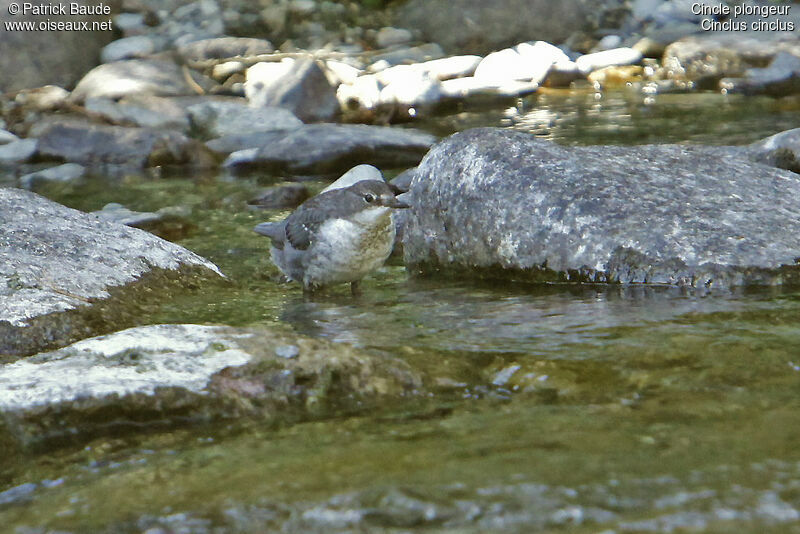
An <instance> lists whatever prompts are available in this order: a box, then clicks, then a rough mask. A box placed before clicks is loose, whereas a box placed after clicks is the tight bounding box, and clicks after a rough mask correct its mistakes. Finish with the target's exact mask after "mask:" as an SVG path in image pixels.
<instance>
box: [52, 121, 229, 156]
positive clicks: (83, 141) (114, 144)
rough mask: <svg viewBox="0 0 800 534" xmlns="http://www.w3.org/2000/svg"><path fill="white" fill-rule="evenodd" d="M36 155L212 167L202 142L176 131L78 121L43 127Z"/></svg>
mask: <svg viewBox="0 0 800 534" xmlns="http://www.w3.org/2000/svg"><path fill="white" fill-rule="evenodd" d="M38 153H39V155H40V156H41V157H44V158H50V159H58V160H64V161H69V162H75V163H80V164H83V165H108V164H111V165H125V166H131V167H148V166H154V165H174V164H188V165H193V166H196V167H208V166H213V165H214V160H213V157H212V156H211V155H210V154H208V151H207V150H206V149H205V147H204V146H203V145H202V143H199V142H198V141H195V140H193V139H189V138H188V137H186V136H185V135H183V134H181V133H180V132H176V131H170V130H155V129H151V128H124V127H121V126H101V125H97V124H89V123H83V122H78V121H72V122H55V123H52V124H50V125H47V126H45V127H44V129H43V130H42V131H41V132H40V133H39V148H38Z"/></svg>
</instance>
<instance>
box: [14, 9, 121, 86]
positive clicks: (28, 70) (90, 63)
mask: <svg viewBox="0 0 800 534" xmlns="http://www.w3.org/2000/svg"><path fill="white" fill-rule="evenodd" d="M75 3H77V4H80V5H81V6H91V7H93V8H96V6H97V3H95V2H88V1H86V0H79V1H78V2H75ZM12 4H15V5H22V4H23V2H16V1H13V0H0V24H3V25H5V24H17V23H23V24H37V25H38V24H41V23H46V22H47V20H51V21H52V22H63V23H67V22H69V23H74V22H76V21H85V22H88V23H89V24H90V25H91V23H92V22H93V21H96V22H102V21H108V19H109V17H107V16H105V17H104V16H96V17H82V16H66V17H65V16H58V17H56V16H54V17H48V16H37V15H34V14H32V13H30V10H29V13H28V14H27V15H12V14H11V12H10V11H9V7H10V6H11V5H12ZM29 4H30V3H29ZM32 4H33V5H34V6H38V5H39V4H40V3H39V2H34V3H32ZM42 4H44V3H42ZM71 4H72V2H67V3H64V4H63V5H64V6H70V5H71ZM106 5H108V4H106ZM12 9H13V8H12ZM112 29H113V28H111V27H110V26H109V27H108V28H107V29H106V30H102V29H98V30H96V31H41V30H19V31H10V30H9V29H8V28H6V27H5V26H3V27H2V30H0V51H2V52H0V72H2V73H3V75H2V76H0V93H4V92H10V91H17V90H19V89H26V88H30V87H40V86H42V85H47V84H55V85H60V86H63V87H72V86H73V85H74V84H75V82H77V81H78V80H79V79H80V77H81V76H83V74H84V73H85V72H86V71H87V70H89V69H91V68H92V67H94V66H95V65H97V63H98V62H99V59H100V50H101V49H102V48H103V47H104V46H105V45H106V44H108V43H109V42H111V40H112V39H113V38H114V32H112V31H111V30H112Z"/></svg>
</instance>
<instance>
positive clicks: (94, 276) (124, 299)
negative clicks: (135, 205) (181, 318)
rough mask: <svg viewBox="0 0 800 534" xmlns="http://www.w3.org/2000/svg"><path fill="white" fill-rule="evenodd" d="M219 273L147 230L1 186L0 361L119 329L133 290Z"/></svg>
mask: <svg viewBox="0 0 800 534" xmlns="http://www.w3.org/2000/svg"><path fill="white" fill-rule="evenodd" d="M219 274H220V273H219V270H218V269H217V267H216V266H215V265H213V264H212V263H210V262H208V261H206V260H204V259H203V258H201V257H200V256H197V255H196V254H194V253H192V252H189V251H188V250H186V249H184V248H181V247H179V246H178V245H174V244H172V243H169V242H167V241H163V240H161V239H159V238H157V237H154V236H152V235H150V234H148V233H147V232H144V231H141V230H137V229H134V228H129V227H127V226H123V225H121V224H115V223H109V222H106V221H102V220H100V219H98V218H97V217H95V216H93V215H89V214H86V213H82V212H80V211H77V210H73V209H70V208H67V207H65V206H62V205H60V204H56V203H55V202H51V201H49V200H47V199H45V198H43V197H40V196H38V195H36V194H34V193H30V192H26V191H22V190H18V189H0V361H2V359H3V358H2V356H12V357H13V356H20V355H27V354H32V353H35V352H37V351H39V350H42V349H43V348H47V347H54V346H61V345H65V344H67V343H70V342H72V341H75V340H76V339H81V338H84V337H88V336H91V335H96V334H98V333H102V332H104V331H106V332H107V331H109V330H112V329H115V328H118V327H119V325H120V324H124V323H125V322H126V321H130V320H134V318H135V316H136V314H137V312H138V306H139V305H140V304H141V302H139V301H138V300H137V297H138V298H142V299H145V298H150V299H152V298H153V295H156V294H158V295H160V298H164V297H167V296H168V295H169V293H170V291H175V290H178V289H180V288H181V287H182V286H196V284H197V283H198V281H200V280H202V279H205V278H208V277H209V276H211V277H217V276H218V275H219ZM148 295H149V296H148Z"/></svg>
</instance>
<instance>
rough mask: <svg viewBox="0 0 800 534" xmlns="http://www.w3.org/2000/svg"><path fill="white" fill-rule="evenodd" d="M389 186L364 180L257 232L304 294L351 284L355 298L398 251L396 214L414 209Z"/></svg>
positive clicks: (319, 197) (321, 197) (315, 200)
mask: <svg viewBox="0 0 800 534" xmlns="http://www.w3.org/2000/svg"><path fill="white" fill-rule="evenodd" d="M408 207H409V206H408V205H407V204H404V203H402V202H400V201H399V200H398V199H397V198H396V197H395V195H394V192H393V191H392V189H391V188H390V187H389V185H388V184H387V183H386V182H383V181H381V180H363V181H360V182H356V183H355V184H353V185H350V186H349V187H345V188H341V189H332V190H329V191H325V192H323V193H320V194H319V195H317V196H315V197H313V198H311V199H309V200H307V201H305V202H304V203H303V204H301V205H300V207H298V208H297V210H295V211H294V213H292V214H291V215H289V217H287V218H286V219H284V220H283V221H280V222H275V223H261V224H259V225H258V226H256V227H255V231H256V232H257V233H259V234H261V235H265V236H267V237H269V238H270V239H271V240H272V248H271V250H270V252H271V257H272V262H273V263H274V264H275V265H276V266H277V267H278V269H280V270H281V272H282V273H283V274H284V275H285V276H286V277H287V278H288V279H289V280H294V281H296V282H300V283H302V284H303V289H304V291H314V290H316V289H319V288H321V287H323V286H328V285H333V284H340V283H344V282H350V287H351V289H352V291H353V293H356V292H357V291H358V283H359V282H360V281H361V279H362V278H364V276H366V275H367V274H368V273H369V272H371V271H373V270H375V269H377V268H378V267H380V266H381V265H383V262H385V261H386V258H388V257H389V254H391V252H392V247H393V245H394V238H395V226H394V221H392V210H393V209H395V208H408Z"/></svg>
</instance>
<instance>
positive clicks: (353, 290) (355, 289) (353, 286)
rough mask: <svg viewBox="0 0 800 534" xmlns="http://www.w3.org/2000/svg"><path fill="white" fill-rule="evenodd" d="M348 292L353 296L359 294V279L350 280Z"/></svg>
mask: <svg viewBox="0 0 800 534" xmlns="http://www.w3.org/2000/svg"><path fill="white" fill-rule="evenodd" d="M350 294H352V295H353V296H354V297H358V296H359V295H361V280H356V281H355V282H350Z"/></svg>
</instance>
